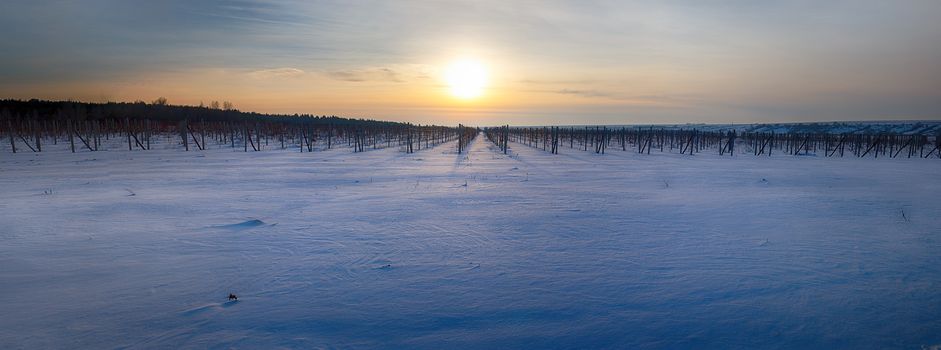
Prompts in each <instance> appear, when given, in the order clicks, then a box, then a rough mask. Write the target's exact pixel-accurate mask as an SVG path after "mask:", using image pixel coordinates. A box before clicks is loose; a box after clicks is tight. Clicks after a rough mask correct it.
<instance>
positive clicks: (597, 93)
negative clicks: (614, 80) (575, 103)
mask: <svg viewBox="0 0 941 350" xmlns="http://www.w3.org/2000/svg"><path fill="white" fill-rule="evenodd" d="M555 93H557V94H562V95H574V96H581V97H611V95H610V94H608V93H604V92H600V91H597V90H573V89H562V90H558V91H555Z"/></svg>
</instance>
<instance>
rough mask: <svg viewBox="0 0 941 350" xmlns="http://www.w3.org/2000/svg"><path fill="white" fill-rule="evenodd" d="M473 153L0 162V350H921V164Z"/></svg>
mask: <svg viewBox="0 0 941 350" xmlns="http://www.w3.org/2000/svg"><path fill="white" fill-rule="evenodd" d="M491 146H492V145H491V144H490V143H489V142H487V141H486V139H485V138H484V137H483V136H480V137H478V138H477V140H476V142H474V143H473V144H472V145H471V146H470V150H469V153H468V154H467V155H458V154H456V153H455V144H454V143H449V144H444V145H441V146H438V147H436V148H433V149H429V150H423V151H421V152H418V153H414V154H405V153H402V152H399V150H398V149H394V148H392V149H380V150H369V151H367V152H364V153H352V152H350V150H349V149H342V148H341V149H333V150H327V151H321V152H314V153H306V152H305V153H299V152H296V149H294V150H293V151H290V150H284V151H282V150H277V149H269V150H266V151H263V152H249V153H243V152H240V151H239V152H237V151H233V150H231V149H228V148H218V149H210V150H207V151H195V152H192V151H191V152H183V151H182V150H176V149H171V148H172V147H169V146H168V147H155V148H158V149H155V150H152V151H133V152H131V151H127V150H124V151H121V150H120V149H121V148H120V147H112V148H109V149H112V150H111V151H101V152H81V153H77V154H71V153H69V152H68V151H67V150H66V149H64V148H63V147H62V145H61V144H60V145H58V146H57V147H53V146H50V147H47V148H44V149H48V151H44V152H43V153H40V154H36V153H17V154H11V153H9V151H8V150H6V149H3V150H0V188H2V191H0V296H2V297H0V314H2V317H0V348H4V349H17V348H24V349H37V348H94V349H103V348H376V347H381V348H419V349H441V348H457V349H464V348H696V349H710V348H715V349H727V348H858V349H864V348H908V349H920V348H921V347H932V346H937V345H939V344H941V318H939V317H938V316H939V315H941V253H939V252H941V250H939V247H941V217H939V215H938V213H941V201H938V198H939V197H941V183H939V182H938V181H936V180H937V174H939V173H941V161H938V160H936V159H903V158H897V159H883V158H880V159H872V158H866V159H858V158H824V157H792V156H785V155H776V156H772V157H753V156H747V155H743V156H736V157H734V158H733V157H719V156H717V155H712V154H706V153H700V154H697V155H695V156H688V155H679V154H651V155H639V154H636V153H633V152H620V151H610V152H608V154H606V155H597V154H594V153H590V152H583V151H580V150H570V149H568V148H561V154H559V155H551V154H549V153H547V152H543V151H540V150H535V149H532V148H529V147H526V146H523V145H519V144H513V143H511V144H510V150H511V155H509V156H505V155H503V154H502V153H499V152H498V151H496V150H495V149H493V148H492V147H491ZM229 293H234V294H236V295H238V301H231V302H230V301H227V296H228V294H229Z"/></svg>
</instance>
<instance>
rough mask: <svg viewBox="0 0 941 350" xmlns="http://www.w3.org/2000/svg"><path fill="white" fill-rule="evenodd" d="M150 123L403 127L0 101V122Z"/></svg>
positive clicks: (219, 108)
mask: <svg viewBox="0 0 941 350" xmlns="http://www.w3.org/2000/svg"><path fill="white" fill-rule="evenodd" d="M128 119H129V120H151V121H158V122H181V121H185V120H189V121H205V122H229V123H244V122H252V123H257V122H273V123H288V124H290V123H297V124H308V125H310V124H314V125H333V126H337V127H345V126H358V127H388V126H404V125H407V124H405V123H399V122H390V121H378V120H370V119H353V118H342V117H338V116H316V115H310V114H294V115H287V114H265V113H256V112H242V111H239V110H237V109H235V108H233V107H232V105H231V104H230V103H228V102H224V103H223V104H222V105H220V104H219V103H217V102H213V103H212V104H211V106H178V105H171V104H169V103H168V102H167V100H166V99H164V98H159V99H157V100H155V101H153V102H151V103H145V102H143V101H138V102H107V103H91V102H74V101H44V100H37V99H32V100H28V101H23V100H12V99H7V100H0V120H19V121H52V120H59V121H64V120H75V121H85V120H89V121H93V120H100V121H103V120H128Z"/></svg>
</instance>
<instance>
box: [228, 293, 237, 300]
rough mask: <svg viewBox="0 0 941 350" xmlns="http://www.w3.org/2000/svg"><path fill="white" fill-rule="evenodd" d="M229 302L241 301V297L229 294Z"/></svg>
mask: <svg viewBox="0 0 941 350" xmlns="http://www.w3.org/2000/svg"><path fill="white" fill-rule="evenodd" d="M229 300H239V297H237V296H235V294H232V293H229Z"/></svg>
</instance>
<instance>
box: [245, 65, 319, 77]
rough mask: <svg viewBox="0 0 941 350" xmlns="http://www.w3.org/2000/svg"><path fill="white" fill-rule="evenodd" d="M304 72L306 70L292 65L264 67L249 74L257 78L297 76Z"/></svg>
mask: <svg viewBox="0 0 941 350" xmlns="http://www.w3.org/2000/svg"><path fill="white" fill-rule="evenodd" d="M304 74H305V72H304V71H303V70H301V69H297V68H291V67H282V68H271V69H262V70H256V71H252V72H251V73H249V75H251V76H252V77H254V78H257V79H285V78H297V77H300V76H303V75H304Z"/></svg>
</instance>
